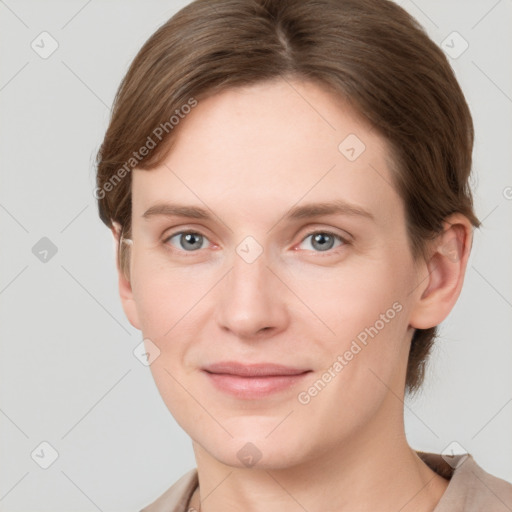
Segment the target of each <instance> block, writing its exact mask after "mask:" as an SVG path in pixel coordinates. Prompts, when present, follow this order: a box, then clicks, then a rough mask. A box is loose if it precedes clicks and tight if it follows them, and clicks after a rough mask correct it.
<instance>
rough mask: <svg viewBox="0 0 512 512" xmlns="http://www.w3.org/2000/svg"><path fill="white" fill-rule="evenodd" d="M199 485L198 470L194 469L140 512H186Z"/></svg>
mask: <svg viewBox="0 0 512 512" xmlns="http://www.w3.org/2000/svg"><path fill="white" fill-rule="evenodd" d="M197 485H198V478H197V469H196V468H194V469H191V470H190V471H189V472H188V473H185V474H184V475H183V476H182V477H181V478H180V479H179V480H177V481H176V482H175V483H174V484H173V485H171V487H169V489H167V490H166V491H165V492H164V493H163V494H162V495H161V496H159V497H158V498H157V499H156V500H155V501H153V502H152V503H150V504H149V505H147V506H146V507H144V508H143V509H141V510H140V512H186V510H187V505H188V502H189V499H190V496H191V495H192V493H193V492H194V490H195V488H196V487H197Z"/></svg>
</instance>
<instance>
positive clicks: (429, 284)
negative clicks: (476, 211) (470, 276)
mask: <svg viewBox="0 0 512 512" xmlns="http://www.w3.org/2000/svg"><path fill="white" fill-rule="evenodd" d="M443 227H444V231H443V233H441V234H440V235H439V236H438V237H437V238H436V239H435V240H434V241H433V242H431V245H430V251H429V256H428V259H427V261H424V263H423V264H422V265H421V267H420V270H421V271H420V273H419V280H421V279H424V280H423V282H421V284H420V286H418V289H417V294H418V299H417V301H416V303H415V304H414V306H413V308H412V311H411V317H410V325H411V327H414V328H416V329H428V328H430V327H434V326H436V325H439V324H440V323H441V322H442V321H443V320H444V319H445V318H446V317H447V316H448V314H449V313H450V311H451V310H452V308H453V306H454V305H455V303H456V302H457V299H458V297H459V295H460V291H461V289H462V284H463V282H464V275H465V273H466V266H467V263H468V259H469V253H470V251H471V244H472V241H473V227H472V225H471V222H470V221H469V220H468V219H467V218H466V217H465V216H464V215H462V214H453V215H451V216H450V217H448V218H447V219H446V221H445V222H444V224H443ZM425 276H426V277H425Z"/></svg>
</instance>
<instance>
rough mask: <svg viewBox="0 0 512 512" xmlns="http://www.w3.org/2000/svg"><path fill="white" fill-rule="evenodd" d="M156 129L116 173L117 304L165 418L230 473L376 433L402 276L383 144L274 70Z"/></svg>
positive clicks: (412, 280)
mask: <svg viewBox="0 0 512 512" xmlns="http://www.w3.org/2000/svg"><path fill="white" fill-rule="evenodd" d="M174 129H175V130H177V131H176V134H175V135H176V139H175V145H174V146H173V149H172V151H171V153H170V154H169V156H168V158H167V159H166V161H165V163H164V164H162V165H160V166H159V167H158V168H155V169H153V170H150V171H146V170H135V171H134V173H133V177H132V178H133V183H132V185H133V186H132V194H133V196H132V200H133V203H132V204H133V208H132V226H133V227H132V235H133V236H132V238H133V245H132V246H131V248H130V250H131V265H130V273H131V283H130V284H131V290H130V289H129V287H128V294H127V296H128V297H131V295H130V294H131V293H133V296H132V298H133V300H130V298H128V299H124V300H123V305H124V307H125V311H126V312H127V315H128V317H129V319H130V321H131V322H132V324H133V325H134V326H135V327H137V328H139V329H141V330H142V333H143V336H144V338H146V341H145V343H146V348H147V350H148V352H150V354H152V356H151V357H152V358H154V361H153V362H152V364H151V371H152V374H153V376H154V379H155V382H156V385H157V387H158V389H159V391H160V394H161V396H162V398H163V400H164V401H165V404H166V405H167V407H168V408H169V410H170V412H171V413H172V415H173V416H174V417H175V419H176V420H177V422H178V423H179V424H180V425H181V426H182V427H183V429H184V430H185V431H186V432H187V433H188V434H189V435H190V436H191V438H192V439H193V440H194V442H195V443H196V445H198V446H200V447H201V449H203V450H204V451H205V452H207V453H209V454H210V455H211V456H213V457H214V458H215V459H217V460H218V461H220V462H222V463H225V464H229V465H232V466H238V467H243V466H244V465H246V466H251V465H253V464H254V463H258V465H259V467H266V468H280V467H281V468H282V467H290V466H291V465H295V464H299V463H301V462H305V461H310V460H312V459H313V458H314V457H316V456H318V455H320V454H322V453H324V454H325V453H328V452H332V450H333V448H334V447H338V448H339V447H342V446H349V445H350V446H351V447H354V448H355V447H358V446H362V445H363V443H364V444H365V448H368V446H369V445H371V443H378V442H382V439H383V438H384V437H388V438H390V439H391V438H392V437H393V435H394V434H395V435H396V433H397V432H396V429H397V425H399V423H398V421H399V418H400V417H401V415H402V410H403V405H402V403H401V401H400V399H399V397H401V396H403V388H404V384H405V371H406V364H407V355H408V343H409V341H410V337H411V334H412V328H411V327H410V325H409V318H410V315H411V311H412V310H413V308H414V304H415V301H417V300H418V298H419V297H418V293H419V292H418V290H417V289H416V286H417V284H418V282H419V279H420V278H419V277H418V274H417V268H416V267H415V265H414V262H413V258H412V255H411V252H410V249H409V245H408V240H407V233H406V222H405V213H404V206H403V202H402V200H401V199H400V197H399V196H398V194H397V192H396V190H395V189H394V187H393V186H392V184H391V183H392V177H391V173H390V170H389V168H388V165H387V162H386V158H387V156H388V154H387V149H386V145H385V143H384V140H383V138H381V137H380V136H379V135H378V134H377V133H376V132H375V131H372V130H371V128H370V127H369V126H368V125H367V124H366V123H365V122H363V121H362V120H361V119H359V118H358V117H357V116H355V115H354V113H353V111H351V110H350V109H349V108H348V107H347V106H346V105H345V104H344V103H342V102H341V101H340V100H337V99H336V98H335V97H334V96H332V95H331V94H329V93H328V92H326V90H324V89H323V88H320V87H319V86H318V85H314V84H312V83H307V82H298V81H293V82H286V81H281V80H280V81H273V82H266V83H261V84H258V85H254V86H250V87H247V88H240V89H236V90H228V91H226V92H222V93H219V94H217V95H214V96H212V97H210V98H208V99H205V100H202V101H199V103H198V105H197V106H196V107H195V108H194V109H192V111H191V113H190V114H188V115H187V116H186V117H185V119H182V120H180V123H179V125H178V126H176V127H175V128H174ZM165 205H167V206H165ZM176 207H180V208H182V209H183V210H182V211H181V212H176V211H175V210H173V208H176ZM201 212H202V213H201ZM177 213H181V214H179V215H178V214H177ZM155 347H157V348H158V350H159V353H158V350H156V349H155ZM224 363H225V364H224ZM231 363H238V364H240V365H242V367H241V368H237V367H236V365H235V366H234V365H232V364H231ZM215 365H217V366H215ZM250 365H267V366H268V365H281V366H284V367H286V368H285V369H283V368H278V367H270V368H269V367H267V368H265V367H261V366H260V367H256V366H253V367H252V368H250ZM244 366H245V367H249V370H247V368H246V369H245V370H244ZM207 369H209V370H210V372H208V371H207ZM244 371H247V372H248V374H246V376H241V375H240V374H241V373H242V374H243V373H244ZM251 372H252V373H251ZM255 373H256V374H257V376H254V374H255ZM247 375H252V377H251V376H247ZM279 375H280V376H279ZM349 441H350V443H349Z"/></svg>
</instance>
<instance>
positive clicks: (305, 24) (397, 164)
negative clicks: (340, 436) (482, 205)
mask: <svg viewBox="0 0 512 512" xmlns="http://www.w3.org/2000/svg"><path fill="white" fill-rule="evenodd" d="M279 77H283V78H298V79H301V80H308V81H314V82H316V83H319V84H321V85H323V86H324V87H327V88H329V90H332V91H334V92H335V93H336V94H337V95H339V97H341V98H344V99H345V100H347V101H348V102H349V103H350V104H351V105H352V106H353V107H354V108H355V110H356V111H357V112H358V113H359V114H360V115H361V116H362V118H365V119H366V120H367V121H369V122H370V123H371V125H372V126H373V127H374V128H375V129H376V130H377V132H378V133H379V134H381V135H382V136H383V137H384V138H385V139H386V141H387V143H388V147H389V148H390V156H391V164H390V165H391V166H392V168H393V169H392V170H393V178H394V182H395V183H394V184H395V186H396V189H397V191H398V193H399V194H400V196H401V197H402V198H403V201H404V204H405V209H406V219H407V229H408V235H409V241H410V245H411V250H412V253H413V255H414V256H415V257H419V256H421V255H422V254H424V249H425V247H426V242H427V241H428V240H429V239H431V238H432V237H434V236H435V235H436V234H438V233H439V232H440V231H441V230H442V223H443V220H444V219H446V217H448V216H449V215H450V214H452V213H455V212H459V213H462V214H463V215H465V216H466V217H467V218H468V219H469V220H470V221H471V222H472V224H473V225H474V226H479V224H480V223H479V221H478V219H477V217H476V216H475V214H474V212H473V204H472V196H471V190H470V188H469V185H468V179H469V175H470V171H471V161H472V149H473V137H474V134H473V122H472V118H471V113H470V111H469V108H468V105H467V103H466V101H465V98H464V95H463V93H462V91H461V89H460V87H459V84H458V82H457V80H456V78H455V75H454V73H453V70H452V68H451V67H450V65H449V63H448V61H447V58H446V57H445V55H444V53H443V52H442V51H441V50H440V48H439V47H438V46H437V45H436V44H435V43H434V42H433V41H432V40H431V39H430V38H429V37H428V35H427V34H426V32H425V31H424V29H423V28H422V27H421V25H419V24H418V22H417V21H416V20H415V19H414V18H412V17H411V16H410V15H409V14H408V13H407V12H406V11H405V10H404V9H402V8H401V7H399V6H398V5H396V4H395V3H393V2H392V1H389V0H196V1H194V2H192V3H191V4H189V5H187V6H186V7H185V8H183V9H182V10H180V11H179V12H178V13H177V14H176V15H174V16H173V17H172V18H171V19H170V20H168V21H167V22H166V23H165V24H164V25H162V26H161V27H160V28H159V29H158V30H157V31H156V32H155V33H154V34H153V35H152V36H151V37H150V38H149V39H148V41H147V42H146V43H145V44H144V46H143V47H142V48H141V50H140V51H139V53H138V54H137V56H136V57H135V59H134V61H133V62H132V64H131V67H130V68H129V70H128V72H127V74H126V76H125V77H124V79H123V80H122V82H121V85H120V87H119V90H118V92H117V95H116V97H115V101H114V106H113V110H112V117H111V120H110V124H109V127H108V129H107V132H106V135H105V139H104V141H103V144H102V145H101V148H100V150H99V152H98V156H97V166H98V172H97V189H96V197H97V199H98V207H99V215H100V217H101V219H102V221H103V222H104V223H105V224H106V225H107V226H109V227H111V226H112V222H113V221H117V222H118V223H119V224H120V225H121V226H122V229H123V235H124V236H125V237H129V236H130V232H131V206H132V205H131V181H132V180H131V173H130V170H131V169H133V168H134V167H137V168H139V169H152V168H154V167H155V166H157V165H159V164H160V163H161V162H162V161H163V160H164V159H165V157H166V155H167V154H168V152H169V150H170V149H171V146H172V140H173V137H172V135H173V131H172V130H173V129H174V128H176V127H177V125H178V123H179V118H182V117H183V116H182V115H180V114H181V113H184V112H186V109H185V107H184V106H185V105H191V104H193V103H192V102H197V101H198V100H200V99H202V98H204V97H206V96H208V95H212V94H215V93H216V92H218V91H221V90H225V89H228V88H233V87H237V86H244V85H250V84H254V83H256V82H260V81H264V80H271V79H276V78H279ZM196 104H197V103H196ZM188 109H189V110H190V107H188ZM173 116H174V117H175V118H176V120H177V122H176V121H174V122H171V121H172V117H173ZM156 127H163V128H161V129H160V132H158V133H160V134H161V137H160V138H159V141H158V144H157V145H156V147H154V148H152V149H151V150H150V151H149V152H146V151H144V152H143V153H144V154H145V155H144V157H141V155H140V154H139V153H137V158H135V157H134V156H133V155H134V152H137V150H139V148H140V149H142V148H143V147H144V146H146V147H147V146H148V145H149V142H148V141H149V138H151V139H152V140H153V138H156V137H151V135H152V134H154V133H155V129H156ZM164 131H165V132H166V133H165V134H163V132H164ZM123 169H124V171H123ZM119 263H120V266H121V268H122V270H123V272H124V273H125V275H126V276H127V277H129V272H128V269H129V248H128V247H126V246H125V245H124V244H121V247H120V261H119ZM436 329H437V328H436V327H432V328H430V329H417V330H416V331H415V333H414V335H413V338H412V342H411V349H410V353H409V361H408V368H407V377H406V389H407V391H409V392H415V391H417V390H418V389H419V387H420V386H421V384H422V381H423V378H424V373H425V363H426V361H427V358H428V355H429V353H430V349H431V346H432V344H433V341H434V339H435V337H436Z"/></svg>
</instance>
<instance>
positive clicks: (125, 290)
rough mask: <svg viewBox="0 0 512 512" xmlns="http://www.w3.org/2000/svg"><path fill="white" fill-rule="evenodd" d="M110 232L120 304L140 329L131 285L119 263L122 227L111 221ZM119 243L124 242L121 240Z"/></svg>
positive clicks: (127, 316)
mask: <svg viewBox="0 0 512 512" xmlns="http://www.w3.org/2000/svg"><path fill="white" fill-rule="evenodd" d="M111 230H112V234H113V235H114V243H115V254H116V268H117V275H118V286H119V296H120V297H121V304H122V306H123V310H124V313H125V315H126V318H128V321H129V322H130V323H131V324H132V325H133V327H135V328H136V329H139V331H140V330H142V329H141V326H140V321H139V314H138V311H137V307H136V302H135V299H134V298H133V291H132V286H131V283H130V281H129V279H128V278H127V277H126V276H125V275H124V272H123V271H122V270H121V267H120V265H119V247H120V243H119V238H120V236H121V232H122V228H121V225H120V224H119V223H118V222H116V221H112V228H111ZM121 243H125V242H124V241H121Z"/></svg>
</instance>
